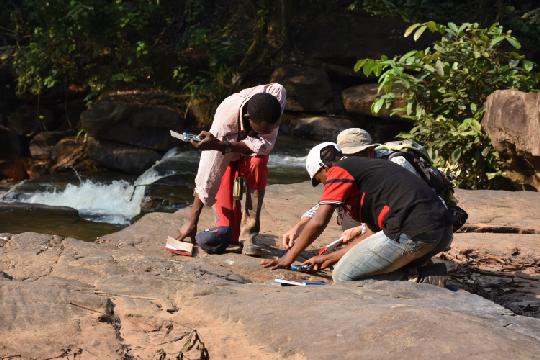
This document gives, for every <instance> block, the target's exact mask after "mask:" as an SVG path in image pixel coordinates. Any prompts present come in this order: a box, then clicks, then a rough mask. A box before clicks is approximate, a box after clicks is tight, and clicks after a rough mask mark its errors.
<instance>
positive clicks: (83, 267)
mask: <svg viewBox="0 0 540 360" xmlns="http://www.w3.org/2000/svg"><path fill="white" fill-rule="evenodd" d="M320 191H321V189H320V187H319V188H315V189H314V188H312V187H311V186H310V185H309V184H308V183H302V184H293V185H276V186H270V187H269V188H268V190H267V195H266V200H265V207H264V209H263V215H262V233H263V235H264V236H263V242H264V244H263V245H264V249H265V250H266V256H277V255H279V253H280V250H279V248H280V241H281V240H280V237H281V234H282V233H283V232H285V231H286V230H287V229H288V228H289V227H290V226H291V225H292V224H293V223H294V222H295V221H296V220H297V219H298V217H299V216H300V215H301V214H302V213H303V212H304V211H305V210H306V209H308V208H309V207H310V206H311V205H313V204H314V203H316V201H317V198H318V196H319V194H320ZM522 194H523V193H514V195H515V196H514V198H515V199H516V202H515V204H517V205H516V206H517V208H516V207H515V206H514V205H513V204H514V203H513V202H512V200H511V199H512V197H511V196H510V195H511V194H508V195H507V194H506V193H499V192H497V193H495V192H485V193H483V194H479V193H478V192H464V191H460V192H459V196H460V199H461V200H462V205H464V207H466V209H467V210H469V212H470V214H471V220H472V221H477V223H480V222H482V223H487V224H494V225H497V226H521V224H522V223H521V220H524V221H527V223H526V225H525V226H526V227H527V228H529V227H532V228H534V226H535V224H534V219H535V216H536V215H534V214H532V213H531V214H528V215H527V214H523V216H522V217H519V216H514V215H513V213H514V212H520V211H524V209H534V208H535V206H537V205H536V204H535V202H536V201H537V199H536V198H535V195H536V194H533V193H527V194H526V195H530V194H532V195H533V196H531V197H526V196H523V197H521V196H522ZM501 196H507V197H506V199H507V200H508V202H506V203H504V202H501ZM482 202H483V203H482ZM468 204H471V206H470V208H469V207H468V206H469V205H468ZM480 204H483V206H480ZM500 204H505V206H502V207H499V212H497V211H496V208H497V206H499V205H500ZM484 210H485V211H489V212H492V214H493V216H491V217H490V216H488V215H486V214H485V211H484ZM188 212H189V209H184V210H181V211H178V212H176V213H174V214H164V213H151V214H148V215H145V216H143V217H142V218H141V219H140V220H139V221H138V222H136V223H135V224H133V225H131V226H129V227H127V228H125V229H123V230H121V231H119V232H117V233H114V234H110V235H106V236H103V237H101V238H100V239H98V241H97V242H95V243H91V242H83V241H80V240H77V239H74V238H64V237H60V236H52V235H43V234H36V233H23V234H18V235H10V234H0V358H22V359H32V358H37V359H45V358H47V359H57V358H77V359H79V358H80V359H95V358H102V359H127V358H133V359H176V358H182V357H184V358H189V359H226V358H229V359H294V360H299V359H336V358H338V359H357V358H366V359H380V358H388V359H393V358H402V357H404V356H406V357H409V358H416V359H428V358H429V359H431V358H433V357H434V354H436V357H437V358H442V359H455V358H458V357H462V358H467V359H468V358H472V359H484V358H493V359H503V358H504V359H506V358H510V357H511V358H515V359H530V358H534V357H535V356H537V354H538V353H540V319H537V318H535V317H536V316H537V315H538V311H534V308H535V307H536V309H538V306H540V304H539V299H538V290H539V289H538V285H537V284H538V282H539V280H538V275H539V274H538V268H539V266H538V265H539V264H538V261H539V260H538V259H539V255H540V254H539V252H540V250H538V249H539V247H538V241H540V239H539V236H540V235H537V234H519V233H514V234H500V233H498V234H493V233H478V232H469V233H461V234H457V235H456V237H455V241H454V244H453V249H452V250H451V251H450V252H448V253H445V254H442V257H443V258H444V259H445V260H446V261H450V262H451V263H452V264H453V266H455V269H454V272H455V278H454V280H455V282H456V284H458V285H459V287H461V288H462V289H467V290H470V291H471V292H476V293H479V294H481V295H482V296H483V297H480V296H478V295H474V294H471V293H469V292H467V291H464V290H459V291H457V292H452V291H449V290H447V289H441V288H437V287H434V286H431V285H426V284H415V283H408V282H358V283H354V284H348V285H327V286H322V287H311V288H309V287H302V288H290V287H279V286H277V285H274V284H272V282H271V280H272V279H274V278H276V277H285V278H289V279H316V280H324V281H329V277H328V276H329V273H328V272H327V273H322V274H320V276H311V275H307V274H302V273H293V272H290V271H287V270H280V271H270V270H267V269H264V268H262V267H261V266H260V265H259V260H258V259H254V258H250V257H246V256H242V255H240V254H239V253H238V250H235V249H232V250H231V251H230V252H228V253H226V254H224V255H206V254H204V253H197V254H196V256H194V257H192V258H188V257H182V256H175V255H172V254H170V253H168V252H166V251H164V250H163V249H162V246H163V243H164V239H165V238H166V236H168V235H174V234H175V232H176V231H177V229H178V227H179V226H181V224H182V222H183V219H185V217H186V215H187V214H188ZM501 212H502V214H501ZM503 219H506V221H505V222H503ZM520 219H521V220H520ZM213 222H214V216H213V214H212V211H211V210H209V209H207V210H205V211H204V213H203V216H202V219H201V225H200V228H201V229H202V228H204V227H207V226H210V225H212V223H213ZM471 224H472V223H471ZM339 234H340V229H339V227H338V226H337V225H336V224H335V221H332V223H331V224H330V227H329V228H328V229H327V231H325V233H324V234H323V235H322V236H321V237H320V239H318V240H317V241H316V242H315V244H313V245H312V246H311V247H310V248H308V249H307V251H306V252H305V253H304V254H303V256H304V257H308V256H310V255H311V254H313V251H314V250H316V249H317V248H318V247H319V246H320V245H322V244H325V243H328V242H329V241H331V240H333V239H335V238H336V236H338V235H339ZM505 289H508V290H505ZM490 299H493V300H494V301H495V302H497V303H499V304H502V305H504V306H501V305H498V304H496V303H495V302H493V301H491V300H490ZM518 314H525V315H529V317H525V316H521V315H518ZM58 334H61V336H59V335H58Z"/></svg>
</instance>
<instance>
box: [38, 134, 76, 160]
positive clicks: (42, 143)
mask: <svg viewBox="0 0 540 360" xmlns="http://www.w3.org/2000/svg"><path fill="white" fill-rule="evenodd" d="M69 135H70V132H66V131H50V132H42V133H39V134H37V135H36V136H34V137H33V138H32V140H31V141H30V155H31V156H32V158H34V159H40V160H46V159H49V158H50V157H51V152H52V149H53V147H54V145H56V144H57V143H58V142H59V141H60V140H61V139H62V138H64V137H66V136H69Z"/></svg>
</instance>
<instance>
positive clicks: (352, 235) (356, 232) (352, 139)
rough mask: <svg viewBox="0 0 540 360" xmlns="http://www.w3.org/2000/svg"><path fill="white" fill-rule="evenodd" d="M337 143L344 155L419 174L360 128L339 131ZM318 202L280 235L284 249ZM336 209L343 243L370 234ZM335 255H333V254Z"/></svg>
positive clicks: (339, 209) (296, 234)
mask: <svg viewBox="0 0 540 360" xmlns="http://www.w3.org/2000/svg"><path fill="white" fill-rule="evenodd" d="M337 145H338V147H339V148H340V150H341V152H342V154H343V155H345V156H360V157H368V158H375V159H387V160H388V161H391V162H393V163H395V164H397V165H399V166H402V167H403V168H405V169H407V170H409V171H410V172H411V173H413V174H415V175H416V176H420V175H419V174H418V173H417V171H416V170H415V168H414V166H413V165H411V164H410V163H409V162H408V161H407V159H405V157H403V156H389V153H388V151H387V150H377V149H376V148H377V146H379V144H377V143H374V142H373V140H372V138H371V135H370V134H369V133H368V132H367V131H366V130H364V129H361V128H350V129H345V130H343V131H342V132H340V133H339V134H338V136H337ZM318 208H319V204H316V205H315V206H313V207H312V208H310V209H309V210H307V211H306V212H304V213H303V214H302V216H301V217H300V220H299V221H298V222H297V223H296V224H295V225H294V226H293V227H291V228H290V229H289V230H288V231H287V232H285V234H283V235H282V244H283V247H284V248H285V249H290V248H291V247H292V246H293V244H294V241H295V240H296V238H297V237H298V235H300V233H301V232H302V229H303V228H304V226H306V224H307V223H308V222H309V220H310V219H311V218H312V217H313V216H314V215H315V213H316V212H317V209H318ZM337 211H338V224H339V225H341V227H342V229H343V230H344V231H343V233H342V234H341V238H342V239H343V241H344V242H345V243H347V242H350V241H352V240H355V239H357V238H358V237H359V236H362V239H363V238H366V237H367V236H369V235H371V234H372V232H371V231H370V230H369V229H368V228H367V227H366V225H365V224H359V223H358V222H356V221H354V220H352V219H351V217H350V216H348V215H347V214H345V213H344V212H343V211H342V209H341V208H338V209H337ZM334 256H335V255H334Z"/></svg>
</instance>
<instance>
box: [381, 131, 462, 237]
mask: <svg viewBox="0 0 540 360" xmlns="http://www.w3.org/2000/svg"><path fill="white" fill-rule="evenodd" d="M375 150H379V151H381V152H382V151H383V150H384V152H385V153H386V154H385V155H384V156H383V158H386V159H388V160H390V159H392V158H394V157H396V156H403V157H404V158H405V160H407V161H408V162H409V163H410V164H411V165H412V166H413V167H414V169H415V170H416V172H417V173H418V174H419V175H420V177H421V178H422V179H423V180H424V181H425V182H426V183H427V184H428V185H429V186H430V187H431V188H432V189H433V191H435V193H436V194H437V195H439V196H440V197H441V198H442V199H443V200H444V202H445V203H446V206H447V207H448V210H449V212H450V215H451V216H452V224H453V228H454V232H455V231H457V230H459V229H460V228H461V227H462V226H463V225H464V224H465V222H467V218H468V217H469V215H468V214H467V212H466V211H465V210H463V209H462V208H461V207H459V206H458V204H457V200H456V198H455V197H454V183H453V182H452V180H450V178H449V177H448V176H447V175H446V174H444V173H443V172H442V171H440V170H439V169H437V168H436V167H435V166H434V165H433V163H432V161H431V158H430V157H429V155H428V153H427V151H426V150H425V148H424V147H423V146H422V145H420V144H418V143H417V142H414V141H412V140H403V141H391V142H387V143H384V144H382V145H379V146H377V147H376V148H375ZM384 152H383V153H384Z"/></svg>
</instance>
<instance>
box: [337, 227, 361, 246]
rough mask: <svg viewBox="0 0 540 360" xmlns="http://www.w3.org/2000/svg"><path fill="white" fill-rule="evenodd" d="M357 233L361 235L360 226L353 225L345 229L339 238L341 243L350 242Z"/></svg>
mask: <svg viewBox="0 0 540 360" xmlns="http://www.w3.org/2000/svg"><path fill="white" fill-rule="evenodd" d="M358 235H362V226H357V227H353V228H350V229H347V230H345V231H344V232H343V233H342V234H341V239H342V241H343V244H346V243H348V242H351V241H352V240H354V239H355V238H356V237H357V236H358Z"/></svg>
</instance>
